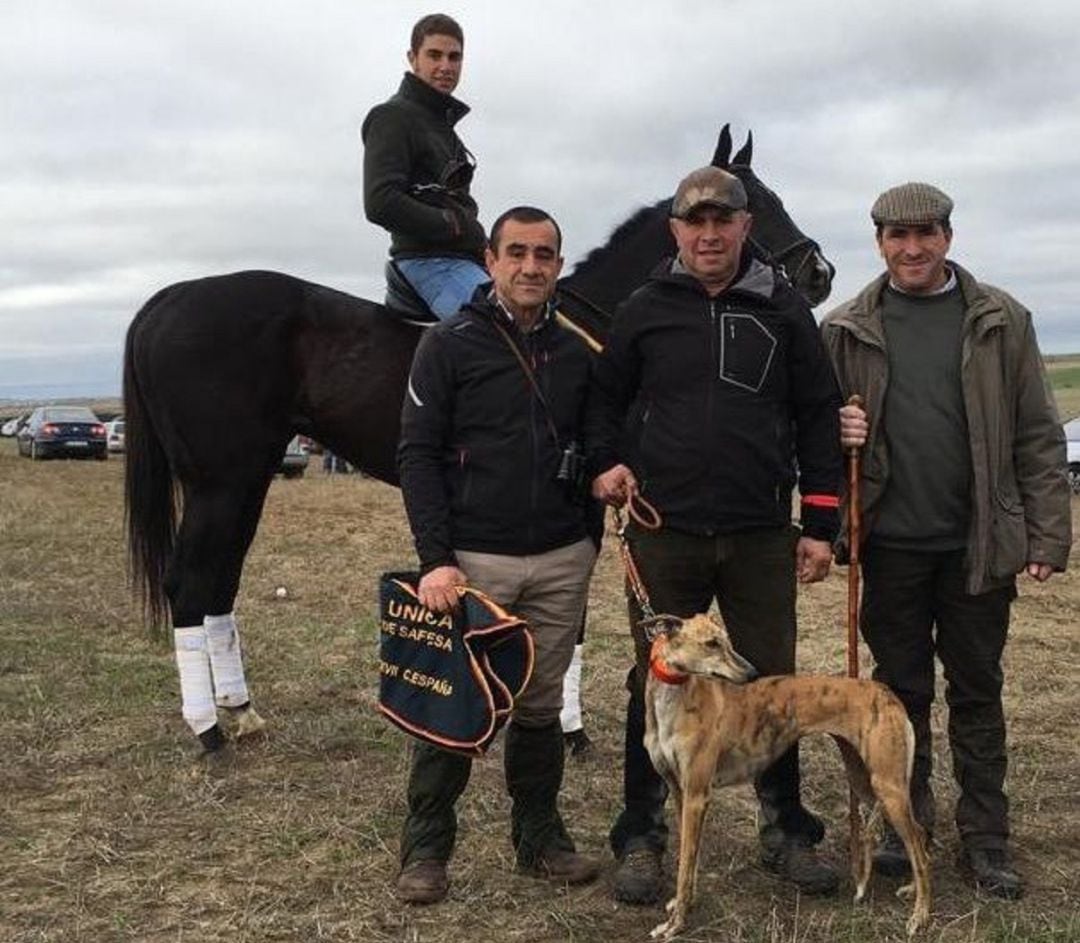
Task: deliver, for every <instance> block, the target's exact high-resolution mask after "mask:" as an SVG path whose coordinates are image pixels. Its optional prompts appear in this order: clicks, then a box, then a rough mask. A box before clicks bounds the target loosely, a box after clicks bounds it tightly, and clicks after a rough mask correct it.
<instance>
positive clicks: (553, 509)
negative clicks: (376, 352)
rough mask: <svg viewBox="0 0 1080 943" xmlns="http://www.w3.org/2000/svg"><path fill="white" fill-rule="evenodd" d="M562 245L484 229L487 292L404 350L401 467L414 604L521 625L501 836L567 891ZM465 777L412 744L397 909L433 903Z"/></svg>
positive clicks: (583, 352)
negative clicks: (477, 603) (507, 615)
mask: <svg viewBox="0 0 1080 943" xmlns="http://www.w3.org/2000/svg"><path fill="white" fill-rule="evenodd" d="M561 241H562V237H561V234H560V232H559V228H558V226H557V225H556V223H555V221H554V220H553V219H552V218H551V217H550V216H549V215H548V214H547V213H545V212H544V211H542V210H539V209H536V208H534V207H527V206H518V207H514V208H513V209H511V210H508V211H507V212H506V213H504V214H503V215H502V216H500V217H499V218H498V219H497V220H496V221H495V224H494V225H493V226H492V229H491V246H490V248H489V249H488V251H487V265H488V270H489V271H490V273H491V278H492V282H493V286H492V289H491V291H490V292H489V293H488V294H484V293H483V292H478V293H477V294H476V296H475V297H474V298H473V300H472V301H471V302H470V303H469V304H468V305H467V306H466V307H464V308H463V309H462V310H461V311H460V312H459V313H458V314H457V315H456V316H455V317H453V318H451V319H450V320H449V321H446V322H444V323H442V324H438V325H436V326H435V327H434V328H432V329H431V330H430V331H428V332H427V334H426V336H425V337H424V338H423V340H421V341H420V346H419V347H418V348H417V351H416V358H415V359H414V361H413V365H412V371H411V373H410V376H409V388H408V394H407V396H406V400H405V405H404V408H403V410H402V417H401V419H402V421H401V443H400V445H399V448H398V466H399V469H400V472H401V492H402V496H403V498H404V500H405V510H406V512H407V513H408V517H409V526H410V528H411V530H412V533H413V538H414V540H415V542H416V551H417V556H418V557H419V562H420V573H421V576H420V582H419V586H418V587H417V592H418V595H419V598H420V601H421V602H422V603H423V604H424V605H425V606H426V607H427V608H428V609H430V610H432V611H435V612H447V611H449V610H450V609H452V608H453V607H454V606H456V605H457V602H458V598H459V597H458V587H460V586H464V585H465V584H466V583H468V584H469V585H471V586H475V587H477V588H478V589H480V590H482V591H483V592H485V593H487V594H488V595H489V596H491V597H492V598H493V599H494V600H495V601H496V602H498V603H499V604H500V605H502V606H504V607H505V608H507V609H509V610H510V611H512V612H513V613H514V614H515V615H518V616H521V617H522V618H524V619H525V620H526V621H527V623H528V625H529V628H530V629H531V631H532V634H533V638H534V640H535V649H536V651H535V661H534V668H533V674H532V678H531V679H530V681H529V683H528V685H527V686H526V687H525V690H524V691H523V692H522V694H521V696H520V697H519V698H518V699H517V702H516V703H515V705H514V710H513V715H512V717H511V719H510V723H509V724H508V725H507V728H506V742H505V753H504V760H505V769H506V786H507V792H508V793H509V794H510V799H511V810H510V834H511V840H512V842H513V846H514V854H515V858H516V862H517V867H518V869H519V870H520V871H522V872H524V873H526V874H530V875H534V876H537V877H544V878H549V879H551V880H554V881H557V882H560V883H567V884H579V883H583V882H586V881H591V880H593V879H594V878H595V877H596V876H597V874H598V873H599V864H598V862H596V861H594V860H592V859H590V858H586V857H585V856H583V855H580V854H578V853H577V852H576V850H575V847H574V842H573V840H572V839H571V837H570V833H569V831H568V830H567V828H566V826H565V824H564V823H563V819H562V816H561V814H560V812H559V806H558V797H559V790H560V788H561V785H562V780H563V769H564V756H565V754H564V745H563V733H562V729H561V727H560V724H559V711H560V708H561V706H562V689H563V676H564V675H565V674H566V669H567V667H568V666H569V664H570V660H571V657H572V656H573V652H574V643H575V642H576V641H577V637H578V630H579V628H580V626H581V620H582V613H583V611H584V608H585V599H586V596H587V593H588V585H589V576H590V574H591V572H592V567H593V563H594V561H595V559H596V547H595V545H594V544H593V542H592V540H591V539H590V538H589V536H588V526H587V525H588V520H587V516H586V515H587V512H586V505H585V501H584V486H583V480H582V477H581V476H577V475H574V474H573V473H572V470H571V469H570V467H569V466H570V465H571V464H572V462H569V459H568V457H569V456H571V455H575V454H577V453H576V452H575V449H574V443H576V442H580V441H581V432H582V430H581V424H582V420H583V413H584V402H585V396H586V393H587V391H588V388H589V377H590V374H591V371H592V354H591V352H590V351H589V349H588V347H587V346H586V344H585V342H584V341H583V340H582V339H581V338H580V337H579V336H578V335H577V334H576V333H574V332H572V331H570V330H567V329H566V328H564V327H562V325H561V324H559V323H558V322H557V321H556V320H555V318H554V313H553V309H552V305H551V298H552V295H553V293H554V291H555V283H556V279H557V278H558V275H559V272H560V271H561V269H562V255H561ZM579 482H580V483H581V486H580V487H576V485H577V484H578V483H579ZM471 769H472V760H471V759H470V758H469V757H467V756H464V755H462V754H460V753H451V752H449V751H446V750H442V749H439V748H438V747H436V746H433V745H431V744H429V743H425V742H417V743H416V744H415V745H414V749H413V756H412V767H411V770H410V774H409V786H408V816H407V818H406V821H405V827H404V830H403V835H402V840H401V872H400V874H399V875H398V879H397V892H398V895H399V897H400V898H401V899H402V900H405V901H409V902H413V903H434V902H435V901H438V900H441V899H442V898H443V897H445V896H446V893H447V889H448V887H449V880H448V877H447V862H448V861H449V859H450V856H451V853H452V852H453V849H454V844H455V837H456V834H457V814H456V811H455V805H456V802H457V799H458V797H459V796H460V795H461V794H462V792H463V791H464V790H465V786H466V784H467V783H468V781H469V775H470V772H471Z"/></svg>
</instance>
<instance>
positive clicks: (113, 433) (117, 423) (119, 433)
mask: <svg viewBox="0 0 1080 943" xmlns="http://www.w3.org/2000/svg"><path fill="white" fill-rule="evenodd" d="M105 447H106V448H107V449H108V450H109V451H110V452H123V451H124V419H123V417H120V418H118V419H111V420H109V421H108V422H107V423H105Z"/></svg>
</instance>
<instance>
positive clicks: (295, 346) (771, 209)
mask: <svg viewBox="0 0 1080 943" xmlns="http://www.w3.org/2000/svg"><path fill="white" fill-rule="evenodd" d="M731 148H732V142H731V135H730V132H729V130H728V127H727V126H726V125H725V126H724V128H723V130H722V131H721V133H720V139H719V142H718V144H717V148H716V152H715V153H714V155H713V160H712V163H713V164H714V165H716V166H718V167H724V168H727V169H728V170H730V171H731V172H732V173H734V174H736V175H737V176H738V177H739V178H740V179H741V180H742V181H743V184H744V186H745V187H746V191H747V195H748V198H749V208H750V211H751V212H752V214H753V216H754V225H753V229H752V233H751V238H752V240H753V245H754V250H755V251H757V252H759V253H761V254H763V255H765V256H766V257H767V258H769V259H771V260H773V261H774V262H775V263H776V264H777V265H778V267H783V268H784V269H785V270H786V271H787V273H788V275H789V277H790V278H791V280H792V282H793V283H794V284H795V286H796V287H797V288H798V289H799V290H800V291H801V292H802V293H803V294H804V295H805V296H806V297H807V298H808V300H809V301H810V302H811V303H812V304H816V303H818V302H819V301H822V300H824V298H825V297H827V295H828V293H829V288H830V284H831V281H832V275H833V268H832V266H831V264H830V263H829V262H828V261H827V260H826V259H825V258H824V257H823V256H822V254H821V251H820V248H819V247H818V245H817V243H815V242H814V241H813V240H811V239H808V238H807V237H806V236H804V235H803V234H802V233H801V232H800V231H799V229H798V228H797V227H796V226H795V224H794V222H793V221H792V220H791V218H790V217H789V216H788V214H787V213H786V212H785V210H784V208H783V204H782V203H781V202H780V200H779V198H778V197H777V196H776V195H775V194H774V193H773V192H772V191H771V190H769V189H768V188H767V187H766V186H765V185H764V184H762V183H761V181H760V180H759V179H758V178H757V176H756V175H755V174H754V172H753V171H752V170H751V169H750V161H751V156H752V141H751V138H750V137H749V136H748V137H747V141H746V143H745V144H744V146H743V147H742V149H741V150H740V151H739V152H738V153H737V154H736V155H735V156H734V157H733V158H732V157H731ZM669 208H670V199H669V200H663V201H660V202H658V203H656V204H655V205H653V206H651V207H647V208H645V209H642V210H640V211H639V212H638V213H637V214H636V215H635V216H634V217H633V218H631V219H630V220H628V221H627V222H626V223H624V224H623V225H622V226H620V227H619V228H618V229H617V230H616V231H615V232H614V233H613V235H612V237H611V239H610V240H609V242H608V244H607V245H606V246H604V247H603V248H600V249H596V250H594V251H593V252H592V253H590V254H589V255H588V256H587V257H586V259H585V260H584V261H583V262H582V263H581V264H580V265H579V266H578V267H577V268H576V270H575V271H574V273H573V274H572V275H570V276H569V277H567V278H565V279H563V280H562V282H561V284H560V297H561V302H562V306H563V309H564V310H565V311H567V312H568V313H570V314H571V315H572V316H573V317H574V318H576V319H579V320H580V321H583V322H584V323H585V326H586V327H587V328H588V329H589V330H590V331H591V332H592V333H594V334H595V335H598V336H600V337H602V336H603V334H604V331H605V328H606V322H607V319H608V316H607V315H606V314H605V313H604V312H607V311H611V310H613V309H614V307H615V305H616V304H617V303H618V302H619V301H620V300H621V299H623V298H625V297H626V296H627V295H629V294H630V292H631V291H633V290H634V289H635V288H636V287H638V286H639V285H640V284H642V283H643V282H644V281H645V279H646V277H647V276H648V274H649V273H650V272H651V270H652V269H653V268H654V267H655V266H656V264H657V263H658V262H659V260H660V259H662V258H663V257H665V256H667V255H671V254H672V253H673V250H674V244H673V241H672V238H671V234H670V231H669V227H668V210H669ZM420 332H421V328H418V327H417V326H415V325H412V324H409V323H406V322H405V321H403V320H402V319H401V318H399V317H397V316H395V315H394V314H392V313H389V312H388V311H387V309H385V308H384V307H383V306H381V305H378V304H376V303H374V302H371V301H366V300H363V299H360V298H354V297H352V296H350V295H347V294H344V293H342V292H340V291H335V290H334V289H332V288H326V287H324V286H322V285H316V284H312V283H311V282H306V281H302V280H300V279H298V278H294V277H292V276H289V275H284V274H281V273H277V272H258V271H252V272H237V273H234V274H230V275H221V276H213V277H208V278H202V279H198V280H195V281H189V282H182V283H178V284H175V285H171V286H169V287H168V288H165V289H162V290H161V291H159V292H158V293H157V294H156V295H154V296H153V297H152V298H151V299H150V300H149V301H148V302H147V303H146V304H145V305H144V306H143V308H142V309H141V310H140V311H139V313H138V314H137V315H136V316H135V319H134V320H133V322H132V324H131V326H130V327H129V329H128V333H127V342H126V348H125V352H124V410H125V417H126V423H127V428H126V432H127V442H126V447H127V464H126V469H125V497H126V502H127V530H128V541H129V556H130V563H131V569H132V577H133V580H134V582H135V584H136V586H137V587H138V589H139V590H140V591H141V594H142V596H143V599H144V602H145V604H146V611H147V615H148V617H149V621H150V622H151V624H152V626H154V627H160V625H161V623H162V621H163V620H164V617H165V615H166V609H168V610H169V613H170V614H171V621H172V624H173V626H174V628H175V629H177V630H181V629H182V628H183V627H189V629H191V627H198V626H201V625H202V624H203V622H204V618H206V617H216V616H221V615H222V614H228V613H231V611H232V607H233V601H234V599H235V597H236V593H237V589H238V587H239V583H240V575H241V570H242V568H243V564H244V557H245V555H246V554H247V551H248V548H249V546H250V544H251V541H252V538H253V537H254V535H255V530H256V527H257V526H258V523H259V517H260V515H261V513H262V508H263V502H264V500H265V498H266V493H267V490H268V489H269V486H270V482H271V480H272V479H273V477H274V472H275V470H276V469H277V468H278V467H279V465H280V461H281V455H282V453H283V451H284V449H285V445H286V443H287V442H288V441H289V440H290V439H291V438H292V436H293V435H295V434H296V433H303V434H305V435H308V436H311V437H312V438H314V439H316V440H317V441H319V442H321V443H322V444H323V445H324V446H326V447H327V448H329V449H331V450H332V451H333V452H335V453H336V454H338V455H341V456H343V457H344V458H346V459H347V460H348V461H349V462H351V463H352V464H353V465H355V466H356V467H358V468H359V469H361V470H362V471H364V472H366V473H367V474H369V475H372V476H373V477H376V478H379V479H381V480H383V481H386V482H389V483H391V484H396V483H397V469H396V467H395V453H396V448H397V441H398V423H399V415H400V410H401V403H402V401H403V399H404V396H405V386H406V382H407V376H408V371H409V365H410V363H411V361H412V356H413V351H414V350H415V348H416V345H417V342H418V340H419V337H420ZM178 519H179V524H178ZM191 631H194V629H191ZM231 631H232V635H231V636H230V639H231V641H229V640H228V639H227V640H226V641H228V642H229V644H231V645H232V649H233V654H232V655H231V656H229V657H230V658H231V659H232V661H231V662H229V664H228V665H227V666H226V668H225V669H222V670H224V671H225V672H226V674H227V673H229V672H232V673H233V674H234V675H235V674H236V672H239V679H240V680H239V688H237V690H239V691H241V692H242V693H241V694H240V695H237V696H236V697H234V698H233V699H232V701H231V702H230V698H229V697H228V696H225V697H223V696H222V685H221V683H219V679H218V668H219V666H218V664H217V663H216V662H215V663H214V664H213V668H214V680H213V685H212V689H213V690H212V691H211V692H210V693H209V694H208V691H207V687H208V685H209V681H207V683H206V684H204V685H203V686H202V688H200V690H199V691H196V692H195V694H193V695H192V696H193V697H195V696H197V697H200V698H202V699H203V701H204V702H205V699H206V698H207V697H212V696H213V695H214V694H216V696H217V702H218V704H219V705H220V706H230V707H235V708H238V709H239V725H238V730H239V731H240V732H243V731H244V730H246V729H250V728H252V727H258V726H261V721H260V720H259V719H258V717H257V715H256V714H255V713H254V711H253V710H251V709H250V705H249V704H248V703H247V702H246V686H245V685H244V683H243V668H242V663H241V662H240V656H239V646H238V644H235V642H236V637H235V626H234V625H233V627H232V630H231ZM179 646H180V643H179V641H178V660H179V655H180V647H179ZM213 646H214V642H213V640H211V642H210V652H209V655H207V659H209V658H210V657H211V656H213V655H214V651H213ZM184 657H185V658H186V657H188V656H186V655H185V656H184ZM192 657H194V656H192ZM200 657H201V656H200ZM223 657H224V656H223ZM208 663H209V662H208ZM200 670H201V669H200ZM180 673H181V686H182V688H183V689H184V694H185V698H184V699H185V716H186V715H187V702H188V699H189V697H188V695H189V689H188V688H187V687H185V684H186V681H185V667H184V664H183V663H181V665H180ZM209 677H210V675H209V669H207V671H206V679H209ZM234 680H235V679H234ZM240 698H243V700H239V699H240ZM210 703H211V707H210V714H211V715H212V714H213V708H212V702H210ZM207 722H208V721H207ZM189 723H192V721H191V720H190V718H189ZM204 723H205V722H204ZM192 726H193V729H197V728H198V726H200V724H198V723H192ZM199 736H200V739H201V740H202V741H203V743H204V744H205V745H206V746H207V747H208V748H210V749H214V748H216V747H217V746H219V745H220V744H221V743H222V736H221V732H220V730H219V728H218V727H217V725H216V723H214V725H213V726H212V727H211V728H209V729H207V730H205V731H201V732H200V733H199Z"/></svg>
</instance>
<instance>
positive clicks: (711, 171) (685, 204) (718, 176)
mask: <svg viewBox="0 0 1080 943" xmlns="http://www.w3.org/2000/svg"><path fill="white" fill-rule="evenodd" d="M699 206H715V207H717V208H718V209H722V210H744V209H746V190H745V189H744V188H743V185H742V181H741V180H740V179H739V178H738V177H736V176H735V175H734V174H729V173H728V172H727V171H726V170H721V169H720V168H719V167H699V168H698V169H697V170H695V171H693V172H692V173H690V174H687V175H686V176H685V177H683V179H682V182H681V183H680V184H679V188H678V189H677V190H676V191H675V197H674V199H673V200H672V201H671V215H672V216H675V217H678V218H679V219H682V218H683V217H685V216H686V215H687V214H688V213H689V212H690V211H691V210H694V209H696V208H697V207H699Z"/></svg>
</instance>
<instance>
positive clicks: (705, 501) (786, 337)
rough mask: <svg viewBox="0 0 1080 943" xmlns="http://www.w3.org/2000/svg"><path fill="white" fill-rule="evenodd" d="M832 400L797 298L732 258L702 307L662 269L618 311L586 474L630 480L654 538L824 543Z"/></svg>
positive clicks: (771, 276) (834, 431)
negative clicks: (795, 525)
mask: <svg viewBox="0 0 1080 943" xmlns="http://www.w3.org/2000/svg"><path fill="white" fill-rule="evenodd" d="M839 406H840V393H839V390H838V388H837V383H836V378H835V376H834V374H833V370H832V366H831V365H830V363H829V360H828V357H827V356H826V353H825V349H824V347H823V346H822V343H821V340H820V338H819V336H818V330H817V325H816V323H815V321H814V317H813V315H812V314H811V312H810V309H809V308H808V307H807V305H806V304H805V302H804V301H803V300H802V298H801V297H800V296H799V295H798V294H797V293H796V292H795V290H794V289H793V288H792V287H791V286H790V285H789V284H788V283H787V281H786V280H785V279H783V278H781V277H779V276H778V275H777V274H776V273H775V272H774V271H773V270H772V269H771V268H769V267H768V266H766V265H764V264H762V263H761V262H759V261H757V260H754V259H751V258H749V257H748V256H745V255H744V259H743V262H742V266H741V268H740V271H739V273H738V275H737V276H736V279H735V282H734V283H733V284H732V285H731V286H730V287H729V288H728V289H726V290H725V291H723V292H722V293H721V294H719V295H717V296H716V297H713V298H710V297H709V295H708V294H707V293H706V291H705V289H704V287H703V286H702V285H701V283H700V282H698V280H697V279H695V278H693V277H692V276H690V275H688V274H685V273H681V272H679V271H678V270H674V271H673V264H672V262H671V261H670V260H668V261H667V262H666V263H664V264H663V265H662V266H661V267H660V268H658V269H657V270H656V272H654V273H653V275H652V277H651V278H650V279H649V281H647V282H646V283H645V285H643V286H642V287H641V288H639V289H638V290H637V291H636V292H634V294H632V295H631V296H630V297H629V298H628V299H627V300H626V301H625V302H623V304H622V305H621V306H620V307H619V308H618V310H617V311H616V314H615V320H614V324H613V327H612V332H611V336H610V337H609V338H608V343H607V346H606V347H605V349H604V352H603V354H602V355H601V356H600V358H599V361H598V363H597V365H596V377H595V384H594V392H593V395H592V396H591V397H590V405H589V412H588V419H587V424H586V441H587V442H588V446H589V464H590V468H591V471H592V472H593V473H594V474H595V473H599V472H602V471H606V470H607V469H608V468H610V467H611V466H613V465H614V464H616V463H617V462H624V463H625V464H627V465H629V466H630V468H632V469H633V471H634V474H635V476H636V477H637V479H638V483H639V486H640V488H641V490H642V493H643V494H644V495H645V496H646V497H648V498H649V499H650V500H651V501H652V502H653V504H655V505H656V506H657V508H658V509H659V511H660V513H661V515H662V516H663V518H664V522H665V525H666V526H669V527H671V528H673V529H676V530H681V531H686V532H689V533H697V534H709V535H711V534H718V533H732V532H736V531H742V530H749V529H754V528H759V527H769V526H776V525H780V524H784V523H787V522H789V521H790V520H791V493H792V488H793V487H794V485H795V484H796V482H797V483H798V485H799V490H800V492H801V494H802V500H803V509H802V515H801V518H802V524H803V532H804V533H805V534H806V535H807V536H809V537H814V538H816V539H819V540H832V539H833V537H835V535H836V530H837V526H838V518H837V511H836V502H837V496H838V494H839V488H840V484H841V480H842V474H843V466H842V457H841V451H840V436H839V418H838V414H837V410H838V408H839Z"/></svg>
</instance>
